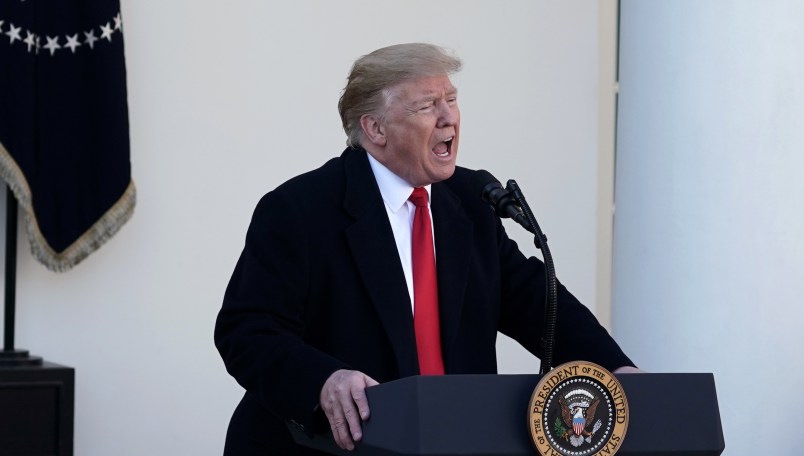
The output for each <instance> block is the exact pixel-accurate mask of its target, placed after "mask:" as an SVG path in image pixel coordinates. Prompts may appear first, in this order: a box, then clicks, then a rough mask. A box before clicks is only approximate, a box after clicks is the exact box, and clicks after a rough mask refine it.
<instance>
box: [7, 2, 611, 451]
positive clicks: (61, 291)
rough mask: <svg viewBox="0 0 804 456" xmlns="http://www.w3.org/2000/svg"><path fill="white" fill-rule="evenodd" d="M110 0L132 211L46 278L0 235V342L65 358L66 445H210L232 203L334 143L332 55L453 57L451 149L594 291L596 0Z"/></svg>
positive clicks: (235, 237) (566, 274)
mask: <svg viewBox="0 0 804 456" xmlns="http://www.w3.org/2000/svg"><path fill="white" fill-rule="evenodd" d="M122 3H123V4H122V8H123V17H124V30H125V39H126V54H127V64H128V78H129V79H128V87H129V104H130V118H131V147H132V157H131V160H132V166H133V173H134V179H135V181H136V183H137V187H138V206H137V209H136V212H135V214H134V217H133V218H132V220H131V221H130V222H129V223H128V224H127V225H126V226H125V227H123V229H122V230H121V231H120V233H119V234H117V236H116V237H115V238H113V239H112V240H111V241H110V242H109V243H108V244H107V245H105V246H104V247H102V248H101V250H100V251H98V252H97V253H95V254H93V255H92V256H90V257H89V258H88V259H87V260H86V261H85V262H84V263H82V264H81V265H79V266H78V267H77V268H76V269H74V270H73V271H70V272H68V273H66V274H62V275H58V274H54V273H51V272H49V271H47V270H45V269H44V268H43V267H42V266H40V265H38V264H36V263H35V262H34V260H33V259H32V258H31V256H30V255H29V254H28V253H27V250H28V247H27V245H26V240H25V237H24V233H23V232H21V233H20V239H19V245H20V247H19V251H20V258H19V271H18V316H17V317H18V318H17V345H18V346H19V347H23V348H27V349H29V350H31V351H32V352H33V353H34V354H37V355H41V356H44V357H45V358H46V359H47V360H49V361H53V362H58V363H62V364H66V365H69V366H73V367H75V368H76V380H77V383H76V412H75V417H76V433H75V453H76V454H78V455H81V456H108V455H119V456H124V455H143V454H148V455H177V454H188V455H189V454H192V455H215V454H220V452H221V449H222V446H223V438H224V434H225V430H226V425H227V423H228V420H229V416H230V414H231V412H232V410H233V408H234V407H235V405H236V403H237V401H238V400H239V397H240V395H241V389H240V388H239V387H238V386H237V385H236V384H235V383H234V381H233V380H232V379H231V378H230V377H229V376H228V375H227V374H226V372H225V371H224V368H223V364H222V362H221V361H220V359H219V358H218V355H217V353H216V351H215V349H214V347H213V343H212V329H213V325H214V319H215V316H216V313H217V310H218V308H219V306H220V301H221V298H222V295H223V291H224V288H225V286H226V283H227V282H228V279H229V275H230V274H231V271H232V269H233V267H234V264H235V261H236V259H237V256H238V255H239V253H240V249H241V248H242V244H243V239H244V236H245V230H246V227H247V225H248V222H249V219H250V216H251V211H252V210H253V207H254V205H255V204H256V202H257V200H258V199H259V198H260V196H261V195H262V194H263V193H265V192H266V191H268V190H270V189H272V188H273V187H275V186H276V185H278V184H279V183H281V182H282V181H284V180H286V179H288V178H290V177H292V176H294V175H296V174H298V173H300V172H303V171H306V170H308V169H311V168H313V167H317V166H319V165H320V164H322V163H323V162H324V161H325V160H326V159H328V158H330V157H332V156H334V155H336V154H339V153H340V151H341V150H342V147H343V144H344V140H345V137H344V134H343V132H342V131H341V130H340V121H339V119H338V116H337V109H336V104H337V99H338V96H339V93H340V90H341V88H342V86H343V83H344V81H345V77H346V74H347V72H348V70H349V67H350V65H351V62H352V61H353V60H354V59H355V58H356V57H358V56H359V55H361V54H364V53H367V52H369V51H371V50H373V49H375V48H378V47H381V46H385V45H388V44H393V43H398V42H405V41H429V42H434V43H438V44H441V45H444V46H447V47H450V48H453V49H455V50H456V51H457V53H458V54H459V55H460V56H461V57H463V59H464V61H465V69H464V71H463V73H462V74H460V75H459V76H458V77H456V79H455V82H456V84H457V85H458V87H459V89H460V104H461V108H462V114H463V117H462V120H463V125H462V127H463V128H462V134H463V137H462V140H461V150H460V155H461V157H460V159H459V163H461V164H463V165H465V166H470V167H483V168H487V169H489V170H491V171H492V172H493V173H494V174H496V175H497V176H498V177H499V178H501V179H507V178H516V179H517V180H518V182H519V183H520V185H521V187H522V188H523V190H524V191H525V193H526V195H528V196H529V201H530V203H531V206H532V207H533V209H534V211H535V213H536V214H537V217H538V218H539V220H540V223H541V225H542V227H543V229H544V231H545V232H546V233H547V235H548V236H549V238H550V246H551V248H552V251H553V255H554V257H555V258H556V259H557V269H558V272H559V276H560V277H561V279H562V280H563V281H564V282H565V283H567V284H568V286H569V287H570V288H571V289H573V290H574V291H575V292H576V294H577V295H578V296H579V297H580V298H581V299H582V300H583V301H585V302H587V303H588V304H590V306H591V307H592V308H594V307H595V301H596V294H597V290H596V282H595V280H596V255H597V252H598V244H599V242H600V241H599V240H598V238H597V236H596V232H597V229H596V228H597V224H598V217H597V213H596V208H597V206H596V205H597V185H598V175H597V173H598V161H597V153H598V151H597V149H598V145H597V141H598V131H597V128H598V65H599V62H598V52H599V49H598V45H599V43H598V22H597V21H598V4H597V3H595V2H585V1H572V2H550V1H547V0H544V1H538V2H534V1H531V0H527V1H526V0H523V1H516V2H515V1H510V2H500V3H492V2H482V3H481V2H463V1H459V0H450V1H442V2H432V1H407V2H390V1H369V0H365V1H340V2H317V1H312V0H304V1H288V2H281V3H279V2H265V1H256V0H251V1H241V2H234V3H232V2H228V3H227V2H210V1H206V2H198V1H189V0H184V1H178V0H175V1H170V2H164V1H157V0H123V2H122ZM609 4H610V2H609ZM0 201H4V200H0ZM511 230H512V231H513V232H516V237H517V238H518V239H520V240H521V242H520V244H521V245H522V246H523V250H524V251H525V252H526V253H530V254H533V253H535V249H534V248H533V247H532V244H531V243H530V238H529V236H523V235H521V234H520V232H519V229H518V228H511ZM0 248H1V247H0ZM502 357H503V360H502V362H501V368H502V370H503V371H504V372H535V371H536V370H537V362H536V360H535V359H533V358H529V357H524V356H522V355H521V353H520V352H517V351H516V350H514V349H513V348H511V347H510V346H508V345H506V346H505V347H504V348H503V349H502Z"/></svg>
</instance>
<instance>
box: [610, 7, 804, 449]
mask: <svg viewBox="0 0 804 456" xmlns="http://www.w3.org/2000/svg"><path fill="white" fill-rule="evenodd" d="M621 18H622V22H621V37H620V46H621V47H620V59H621V60H620V99H619V129H618V149H617V185H616V207H617V212H616V215H615V235H614V259H615V262H614V278H615V280H614V299H613V306H614V323H615V324H614V327H615V335H616V336H618V338H619V340H620V341H621V342H622V343H623V345H624V346H625V348H626V349H627V350H628V351H629V353H631V354H632V355H633V356H634V358H635V359H637V360H638V361H639V362H640V363H641V364H642V366H643V367H645V368H646V369H648V370H651V371H659V372H668V371H673V372H714V374H715V381H716V385H717V388H718V393H719V401H720V408H721V415H722V419H723V425H724V433H725V438H726V451H725V453H724V454H726V455H730V456H732V455H748V454H773V455H789V456H793V455H800V454H802V452H804V450H802V446H804V436H802V434H801V433H800V432H788V431H787V429H786V425H785V424H784V423H785V421H786V418H785V417H786V416H787V413H788V411H792V413H793V415H795V414H796V411H798V410H801V409H802V407H804V398H802V396H801V394H800V392H801V391H800V388H801V386H802V385H804V357H802V354H801V349H802V347H804V334H803V333H802V330H801V324H802V323H801V322H802V320H804V310H802V302H803V301H804V281H802V275H803V274H804V242H802V234H803V233H804V202H802V197H804V180H802V170H804V84H802V82H804V52H803V51H802V43H804V27H802V24H804V4H802V3H801V2H798V1H792V0H791V1H783V0H772V1H763V2H756V1H749V0H744V1H733V0H730V1H726V0H723V1H706V2H702V1H697V0H684V1H681V0H676V1H673V2H669V1H668V2H642V1H624V2H622V6H621Z"/></svg>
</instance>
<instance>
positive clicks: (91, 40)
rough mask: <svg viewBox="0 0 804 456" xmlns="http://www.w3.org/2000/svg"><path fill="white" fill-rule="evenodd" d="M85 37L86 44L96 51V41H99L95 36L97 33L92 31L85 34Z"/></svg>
mask: <svg viewBox="0 0 804 456" xmlns="http://www.w3.org/2000/svg"><path fill="white" fill-rule="evenodd" d="M84 37H85V39H84V43H86V44H88V45H89V48H90V49H95V41H98V37H96V36H95V31H94V30H90V31H88V32H84Z"/></svg>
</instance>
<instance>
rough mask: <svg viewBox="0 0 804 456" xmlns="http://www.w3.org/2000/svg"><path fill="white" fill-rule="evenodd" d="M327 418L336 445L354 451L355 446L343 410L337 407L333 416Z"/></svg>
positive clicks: (328, 415)
mask: <svg viewBox="0 0 804 456" xmlns="http://www.w3.org/2000/svg"><path fill="white" fill-rule="evenodd" d="M327 418H328V419H329V427H330V429H331V430H332V437H333V438H334V439H335V443H336V444H337V445H338V446H339V447H341V448H342V449H344V450H353V449H354V447H355V446H354V442H353V441H352V437H351V435H350V433H349V430H348V429H347V427H348V425H347V422H346V419H345V418H344V414H343V410H341V408H340V407H338V406H336V407H335V408H334V409H333V410H332V413H331V414H327Z"/></svg>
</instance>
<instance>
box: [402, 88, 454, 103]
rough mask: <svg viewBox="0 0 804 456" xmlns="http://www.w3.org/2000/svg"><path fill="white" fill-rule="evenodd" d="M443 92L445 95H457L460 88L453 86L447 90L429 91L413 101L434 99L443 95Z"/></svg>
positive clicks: (422, 101)
mask: <svg viewBox="0 0 804 456" xmlns="http://www.w3.org/2000/svg"><path fill="white" fill-rule="evenodd" d="M442 93H443V94H444V96H450V95H457V94H458V89H457V88H456V87H452V88H451V89H449V90H447V91H446V92H436V91H433V92H427V93H425V94H424V95H422V96H421V97H420V98H416V99H414V100H413V103H424V102H426V101H433V100H435V99H437V98H439V97H441V94H442Z"/></svg>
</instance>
